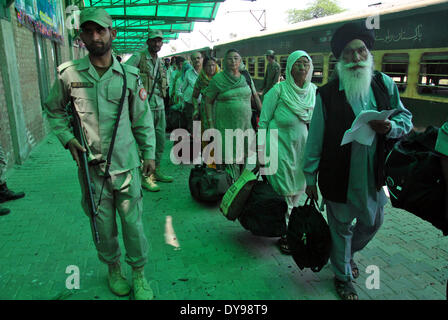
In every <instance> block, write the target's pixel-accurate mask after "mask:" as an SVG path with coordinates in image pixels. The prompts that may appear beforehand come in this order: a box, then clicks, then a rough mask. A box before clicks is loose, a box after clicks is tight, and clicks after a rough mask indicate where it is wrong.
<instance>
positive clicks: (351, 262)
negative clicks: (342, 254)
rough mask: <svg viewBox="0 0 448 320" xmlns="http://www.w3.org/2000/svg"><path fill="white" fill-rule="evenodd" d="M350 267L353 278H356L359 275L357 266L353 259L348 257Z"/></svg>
mask: <svg viewBox="0 0 448 320" xmlns="http://www.w3.org/2000/svg"><path fill="white" fill-rule="evenodd" d="M350 267H351V268H352V276H353V278H354V279H357V278H358V277H359V268H358V265H357V264H356V263H355V261H353V259H350Z"/></svg>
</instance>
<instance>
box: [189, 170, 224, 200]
mask: <svg viewBox="0 0 448 320" xmlns="http://www.w3.org/2000/svg"><path fill="white" fill-rule="evenodd" d="M231 184H232V179H231V177H230V175H229V174H228V173H227V172H226V171H224V170H218V169H214V168H208V167H207V166H206V165H205V164H202V165H196V166H195V167H193V168H192V169H191V171H190V178H189V179H188V186H189V188H190V193H191V195H192V197H193V198H194V199H196V200H197V201H201V202H217V201H219V200H220V199H221V198H222V197H223V196H224V194H225V193H226V191H227V189H228V188H229V187H230V186H231Z"/></svg>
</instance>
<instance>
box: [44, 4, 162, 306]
mask: <svg viewBox="0 0 448 320" xmlns="http://www.w3.org/2000/svg"><path fill="white" fill-rule="evenodd" d="M80 24H81V34H80V36H81V39H82V40H83V42H84V43H85V45H86V47H87V49H88V51H89V55H88V56H86V57H84V58H82V59H79V60H74V61H69V62H66V63H63V64H62V65H60V66H59V67H58V78H57V79H56V81H55V83H54V84H53V87H52V89H51V92H50V95H49V96H48V98H47V100H46V102H45V104H44V106H45V111H46V114H47V116H48V120H49V122H50V125H51V127H52V129H53V132H54V133H55V135H56V136H57V137H58V139H59V140H60V142H61V143H62V145H63V146H64V147H65V148H66V149H69V150H70V152H71V154H72V157H73V158H74V160H75V161H76V162H77V163H78V166H79V158H78V152H79V151H82V152H86V151H87V150H85V149H84V148H83V147H82V146H81V145H80V143H79V141H78V140H77V139H76V138H75V137H74V136H73V133H72V131H71V130H70V123H69V119H68V118H67V115H66V112H65V107H66V105H67V104H68V103H69V102H70V101H71V100H72V101H73V104H74V107H75V109H76V111H77V113H78V115H79V118H80V122H81V126H82V131H83V133H84V135H85V140H86V144H87V148H88V149H89V150H88V151H89V173H90V176H91V179H92V182H93V189H94V198H95V199H94V200H95V203H98V198H99V196H100V194H101V193H102V198H101V204H100V206H99V207H98V216H97V218H96V223H97V229H98V232H99V238H100V241H99V243H96V242H95V246H96V249H97V251H98V257H99V259H100V260H101V261H102V262H104V263H106V264H108V266H109V276H108V283H109V287H110V289H111V291H112V292H113V293H114V294H116V295H119V296H123V295H128V294H129V293H130V291H131V286H130V285H129V284H128V282H127V281H126V279H125V278H124V276H123V274H122V272H121V267H120V255H121V252H120V247H119V243H118V231H117V222H116V212H117V211H118V214H119V216H120V220H121V224H122V230H123V242H124V245H125V247H126V259H125V261H126V262H127V263H128V264H129V265H130V266H132V271H133V272H132V275H133V290H134V296H135V298H136V299H137V300H149V299H152V298H153V292H152V290H151V288H150V287H149V285H148V283H147V281H146V279H145V275H144V265H145V264H146V262H147V250H148V243H147V240H146V237H145V234H144V230H143V223H142V213H143V206H142V196H143V194H142V189H141V174H142V173H141V171H140V166H141V161H140V154H141V155H142V158H143V174H144V175H149V174H151V173H152V172H153V171H154V169H155V163H154V158H155V154H154V145H155V139H154V137H155V135H154V127H153V119H152V115H151V112H149V108H148V103H147V100H146V98H147V93H146V91H145V89H144V88H143V85H142V82H141V80H140V78H139V73H138V69H137V68H134V67H132V66H127V65H124V66H123V65H120V63H119V62H118V61H117V59H116V58H115V57H114V56H112V55H111V44H112V40H114V39H115V38H116V30H113V29H112V19H111V17H110V16H109V14H108V13H107V12H106V11H105V10H104V9H95V8H88V9H84V10H83V11H82V12H81V16H80ZM124 77H126V79H127V88H126V91H125V92H126V96H125V99H124V105H123V111H122V113H121V116H120V121H119V124H118V130H117V137H116V140H115V141H116V142H115V146H114V148H113V153H112V159H111V166H110V171H109V173H110V178H107V179H106V180H104V174H105V164H104V161H103V160H105V159H106V156H107V154H108V150H109V148H110V141H111V138H112V132H113V128H114V125H115V121H116V119H117V116H118V108H119V104H120V98H121V95H122V88H123V85H124ZM95 160H96V161H95ZM103 181H105V186H104V189H102V185H103ZM80 183H81V189H82V193H83V199H82V206H83V208H84V210H85V212H86V214H89V213H88V212H89V211H88V205H87V201H86V196H85V194H86V190H85V189H86V187H85V186H84V185H83V183H82V178H81V176H80ZM92 229H93V228H92Z"/></svg>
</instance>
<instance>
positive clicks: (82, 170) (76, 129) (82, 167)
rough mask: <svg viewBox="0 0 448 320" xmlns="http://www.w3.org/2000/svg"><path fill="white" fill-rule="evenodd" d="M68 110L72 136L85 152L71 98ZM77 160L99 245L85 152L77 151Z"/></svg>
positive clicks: (95, 211) (82, 137)
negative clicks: (70, 118) (70, 116)
mask: <svg viewBox="0 0 448 320" xmlns="http://www.w3.org/2000/svg"><path fill="white" fill-rule="evenodd" d="M70 110H71V114H72V121H71V122H72V127H73V134H74V136H75V138H76V139H77V140H78V141H79V144H80V145H81V146H82V147H83V148H84V149H86V150H88V148H87V143H86V140H85V137H84V134H83V131H82V127H81V120H80V119H79V115H78V112H77V111H76V109H75V105H74V103H73V98H72V99H71V101H70ZM77 152H78V158H79V170H80V173H81V176H82V184H83V185H84V188H85V192H84V197H85V199H86V202H87V205H88V207H89V213H90V217H91V219H92V226H93V232H94V234H95V242H96V243H100V236H99V233H98V230H97V227H96V216H97V215H98V207H97V206H96V204H95V198H94V197H93V194H94V191H93V186H92V180H91V179H90V173H89V162H88V160H87V156H88V155H87V152H88V151H86V152H82V151H80V150H77Z"/></svg>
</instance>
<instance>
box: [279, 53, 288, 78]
mask: <svg viewBox="0 0 448 320" xmlns="http://www.w3.org/2000/svg"><path fill="white" fill-rule="evenodd" d="M287 61H288V56H281V57H280V70H281V71H280V74H281V76H282V77H283V79H286V62H287Z"/></svg>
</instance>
